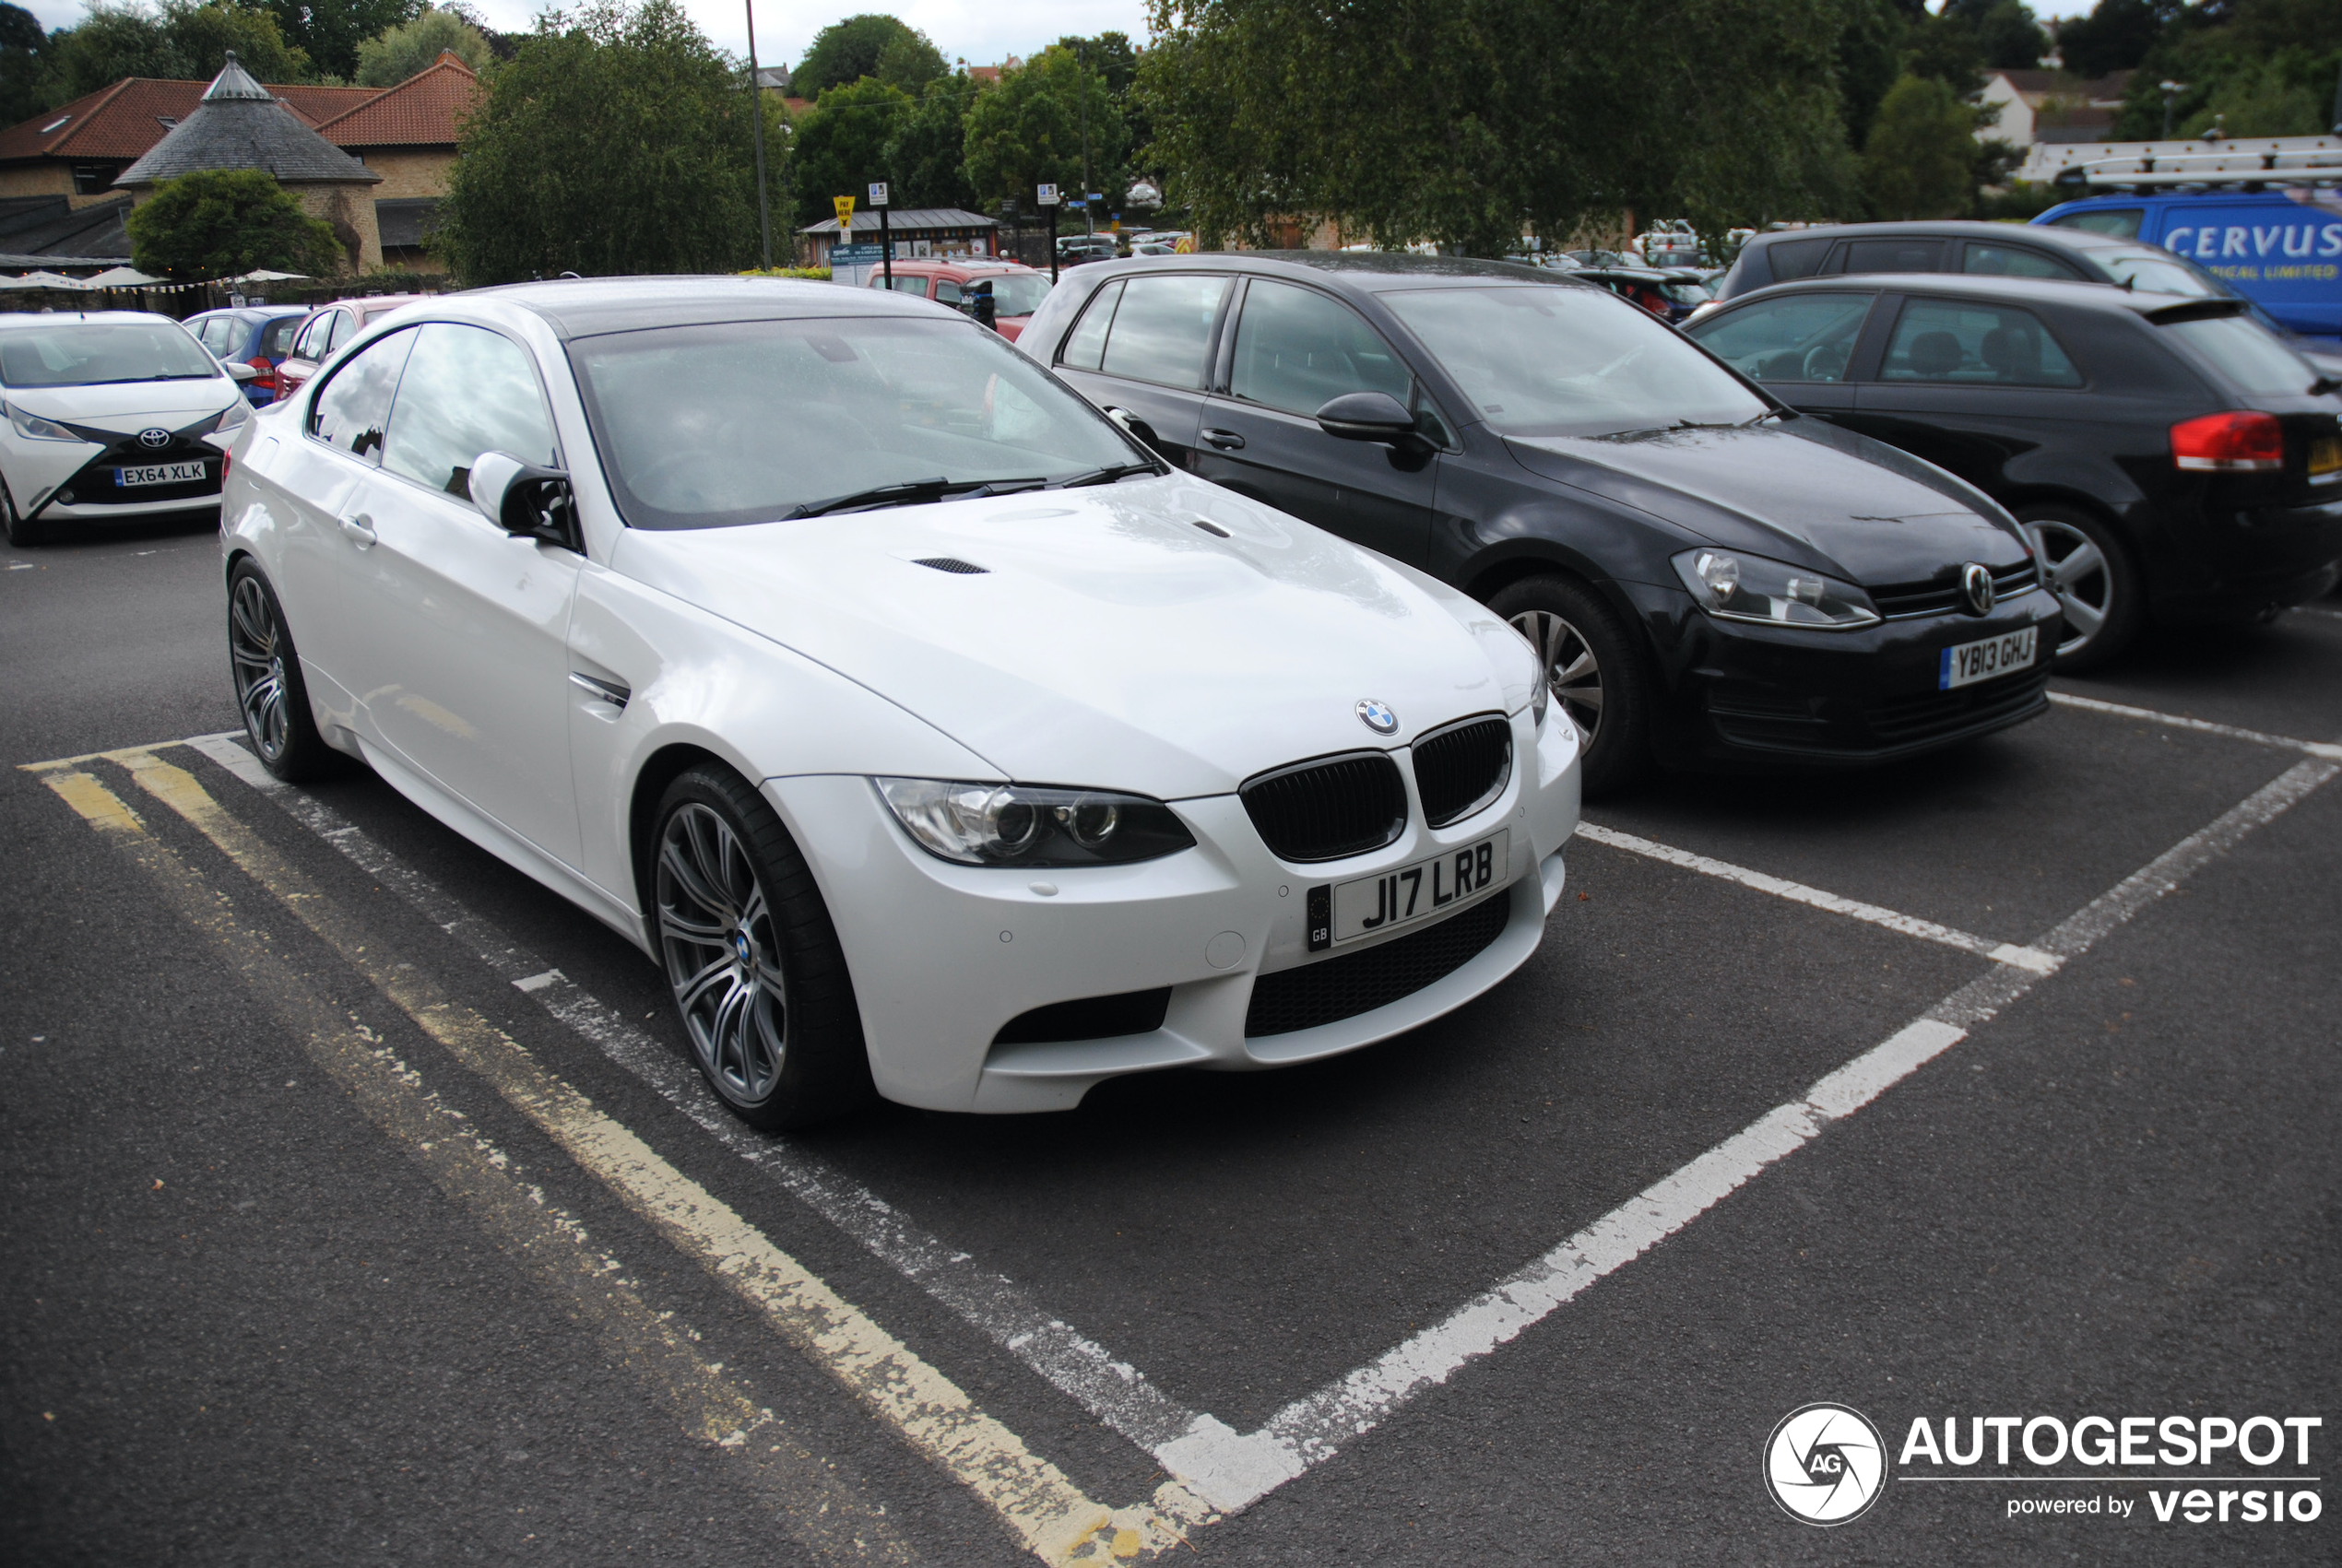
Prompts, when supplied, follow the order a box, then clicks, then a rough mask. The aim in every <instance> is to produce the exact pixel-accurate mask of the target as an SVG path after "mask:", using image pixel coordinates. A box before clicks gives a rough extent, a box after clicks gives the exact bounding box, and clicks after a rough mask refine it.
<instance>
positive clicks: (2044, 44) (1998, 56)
mask: <svg viewBox="0 0 2342 1568" xmlns="http://www.w3.org/2000/svg"><path fill="white" fill-rule="evenodd" d="M1972 25H1973V26H1974V28H1975V29H1976V47H1977V51H1978V53H1981V54H1982V55H1983V57H1984V64H1985V65H1989V66H1991V67H1992V68H1993V69H1994V70H1997V71H2029V70H2031V69H2033V68H2034V67H2035V66H2037V65H2040V63H2041V56H2042V55H2044V54H2047V53H2049V48H2050V41H2049V34H2048V33H2046V32H2044V31H2042V30H2041V24H2040V21H2039V20H2038V19H2037V18H2035V17H2034V15H2033V13H2032V11H2031V10H2030V9H2029V8H2028V7H2027V6H2023V5H2021V4H2019V3H2018V0H1996V3H1995V4H1993V5H1992V6H1987V7H1986V8H1985V9H1984V11H1983V12H1982V14H1981V15H1980V16H1978V17H1977V18H1976V19H1975V21H1974V23H1973V24H1972Z"/></svg>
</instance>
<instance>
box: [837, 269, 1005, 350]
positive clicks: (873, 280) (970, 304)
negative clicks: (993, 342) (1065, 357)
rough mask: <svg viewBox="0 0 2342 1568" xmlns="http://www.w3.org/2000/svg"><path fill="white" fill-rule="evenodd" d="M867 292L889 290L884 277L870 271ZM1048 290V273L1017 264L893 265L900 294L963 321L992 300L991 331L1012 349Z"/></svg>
mask: <svg viewBox="0 0 2342 1568" xmlns="http://www.w3.org/2000/svg"><path fill="white" fill-rule="evenodd" d="M869 287H870V288H872V289H883V288H885V287H886V275H885V273H884V272H883V271H881V270H880V269H878V268H872V269H871V272H870V281H869ZM1049 287H1050V285H1049V275H1048V274H1047V273H1046V272H1041V271H1038V270H1036V269H1035V268H1033V267H1029V266H1026V265H1023V264H1022V263H1019V262H1011V261H989V260H986V259H983V258H980V257H979V258H975V259H958V260H954V259H947V258H942V257H937V258H933V259H929V260H923V261H906V262H905V261H899V262H896V263H895V264H894V289H895V292H896V293H898V294H916V295H917V296H918V297H919V298H920V299H922V300H932V301H935V302H936V303H937V304H939V305H949V306H951V307H952V309H953V310H955V311H958V312H961V313H962V314H963V315H969V316H974V315H976V314H977V312H976V301H977V299H978V298H980V297H982V296H984V295H989V296H990V297H991V301H992V322H991V325H992V327H993V330H995V331H997V332H998V333H999V335H1000V336H1003V337H1005V338H1007V339H1008V340H1009V341H1010V342H1011V343H1013V342H1015V341H1016V335H1017V334H1018V333H1020V332H1023V330H1024V324H1025V323H1026V322H1027V321H1028V320H1030V319H1031V318H1032V315H1033V312H1035V310H1038V309H1039V308H1040V305H1041V301H1044V300H1046V299H1047V298H1048V297H1049Z"/></svg>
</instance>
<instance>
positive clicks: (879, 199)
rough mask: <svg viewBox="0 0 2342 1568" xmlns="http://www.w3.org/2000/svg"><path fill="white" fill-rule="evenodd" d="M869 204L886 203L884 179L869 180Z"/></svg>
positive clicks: (879, 204) (881, 204)
mask: <svg viewBox="0 0 2342 1568" xmlns="http://www.w3.org/2000/svg"><path fill="white" fill-rule="evenodd" d="M870 205H871V206H885V205H886V182H885V181H883V180H873V181H871V182H870Z"/></svg>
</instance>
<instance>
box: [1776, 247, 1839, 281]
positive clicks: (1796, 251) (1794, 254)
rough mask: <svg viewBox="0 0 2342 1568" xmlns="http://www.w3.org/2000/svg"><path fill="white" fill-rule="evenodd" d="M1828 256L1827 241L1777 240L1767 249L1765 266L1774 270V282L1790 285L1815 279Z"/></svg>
mask: <svg viewBox="0 0 2342 1568" xmlns="http://www.w3.org/2000/svg"><path fill="white" fill-rule="evenodd" d="M1828 255H1829V242H1828V241H1827V240H1776V241H1775V242H1773V243H1771V244H1769V245H1768V246H1766V247H1765V265H1767V266H1768V267H1770V268H1771V269H1772V274H1773V281H1774V282H1776V283H1790V282H1794V281H1795V280H1796V279H1798V278H1800V277H1813V276H1814V274H1816V273H1817V272H1819V271H1820V270H1821V269H1822V263H1823V262H1824V261H1825V260H1827V258H1828Z"/></svg>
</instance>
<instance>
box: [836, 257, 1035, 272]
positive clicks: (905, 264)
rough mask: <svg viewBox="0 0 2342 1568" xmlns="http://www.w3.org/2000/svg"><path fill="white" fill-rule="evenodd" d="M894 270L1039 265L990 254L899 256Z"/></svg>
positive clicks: (1022, 268) (988, 269)
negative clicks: (908, 257)
mask: <svg viewBox="0 0 2342 1568" xmlns="http://www.w3.org/2000/svg"><path fill="white" fill-rule="evenodd" d="M871 270H873V271H876V270H877V269H876V268H872V269H871ZM894 270H895V271H897V272H908V273H913V274H917V273H927V272H1038V271H1040V270H1041V269H1040V268H1039V267H1035V266H1027V265H1024V264H1023V262H1016V261H1005V260H999V259H996V258H994V257H991V256H969V257H966V258H965V259H964V260H963V259H957V258H954V257H951V256H915V257H913V258H911V259H910V260H908V261H905V260H904V259H902V258H901V257H897V258H896V259H895V263H894Z"/></svg>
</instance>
